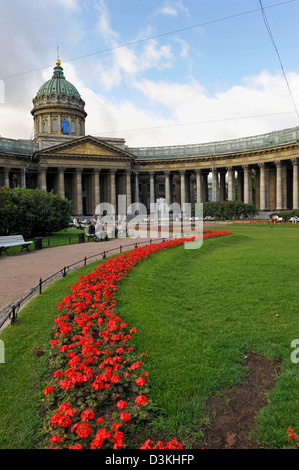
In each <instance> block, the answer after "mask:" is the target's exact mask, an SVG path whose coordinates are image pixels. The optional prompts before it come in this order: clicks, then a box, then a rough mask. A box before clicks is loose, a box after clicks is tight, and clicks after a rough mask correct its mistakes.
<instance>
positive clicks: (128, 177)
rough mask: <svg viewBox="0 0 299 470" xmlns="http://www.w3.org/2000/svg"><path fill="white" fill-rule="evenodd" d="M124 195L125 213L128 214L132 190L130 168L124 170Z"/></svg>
mask: <svg viewBox="0 0 299 470" xmlns="http://www.w3.org/2000/svg"><path fill="white" fill-rule="evenodd" d="M126 195H127V213H128V214H129V211H128V209H129V207H130V205H131V204H132V190H131V170H126Z"/></svg>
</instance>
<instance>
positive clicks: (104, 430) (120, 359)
mask: <svg viewBox="0 0 299 470" xmlns="http://www.w3.org/2000/svg"><path fill="white" fill-rule="evenodd" d="M230 233H232V232H228V231H209V232H208V233H204V234H203V238H211V237H216V236H217V237H218V236H223V235H227V234H230ZM195 238H196V237H195V236H193V237H184V238H179V239H169V240H167V241H163V242H160V243H155V244H151V245H145V246H143V247H138V248H135V249H133V250H131V251H127V252H125V253H122V254H118V255H117V256H115V257H111V258H109V259H108V260H106V261H105V262H104V263H101V264H100V265H99V266H98V268H96V269H95V270H94V271H93V272H91V273H89V274H87V275H85V276H81V277H79V282H77V283H75V284H73V285H72V286H71V287H70V289H71V293H70V294H69V295H67V296H65V297H64V298H63V300H62V301H61V302H60V303H58V311H59V312H58V314H57V315H56V318H55V320H54V325H55V326H54V333H53V339H51V341H50V344H51V355H50V361H51V370H52V377H53V378H52V379H51V380H50V381H49V384H48V385H47V386H46V387H45V389H44V395H45V396H44V399H43V405H44V409H45V411H46V416H45V424H44V431H45V434H46V436H47V440H49V444H48V447H50V448H54V449H61V448H68V449H83V448H84V449H86V448H87V449H89V448H91V449H121V448H136V445H135V443H134V442H133V441H132V435H133V433H134V432H138V430H139V429H140V427H141V426H142V427H144V425H145V424H146V422H147V420H149V419H150V411H151V403H150V400H148V398H147V396H146V393H147V392H148V391H149V378H148V373H147V372H146V371H145V370H144V369H143V363H142V357H143V355H144V354H143V353H142V354H141V355H140V357H137V356H136V354H135V352H134V348H133V346H131V345H130V344H131V341H130V340H131V338H132V334H133V333H135V332H137V330H136V328H134V327H133V328H129V325H128V324H127V323H126V322H125V321H123V320H122V318H120V317H119V316H118V314H117V312H116V308H115V307H116V303H117V301H116V297H115V295H116V292H117V284H118V283H119V282H120V281H121V279H122V278H123V276H124V275H125V274H126V273H127V272H128V271H129V270H130V269H132V268H133V267H134V266H135V265H136V264H137V263H139V262H140V261H142V260H143V259H146V258H148V257H149V256H151V255H152V254H154V253H155V252H157V251H160V250H162V249H165V248H169V247H174V246H179V245H181V244H183V243H185V242H191V241H194V240H195ZM127 343H128V344H127ZM137 447H138V448H139V449H182V448H183V446H182V444H181V443H180V442H178V441H177V440H176V439H172V440H170V441H169V442H167V443H166V444H164V442H162V441H159V440H158V441H157V442H156V444H154V442H153V441H152V440H151V439H147V440H146V441H145V442H144V444H141V445H140V444H137Z"/></svg>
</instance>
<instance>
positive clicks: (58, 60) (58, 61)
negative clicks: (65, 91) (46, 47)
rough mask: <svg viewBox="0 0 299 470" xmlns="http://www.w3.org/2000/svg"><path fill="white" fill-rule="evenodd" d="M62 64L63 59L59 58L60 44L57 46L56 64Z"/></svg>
mask: <svg viewBox="0 0 299 470" xmlns="http://www.w3.org/2000/svg"><path fill="white" fill-rule="evenodd" d="M60 64H61V61H60V59H59V46H57V60H56V65H58V66H59V65H60Z"/></svg>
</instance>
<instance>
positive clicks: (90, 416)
mask: <svg viewBox="0 0 299 470" xmlns="http://www.w3.org/2000/svg"><path fill="white" fill-rule="evenodd" d="M93 418H94V412H93V411H92V410H85V411H83V412H82V413H81V419H82V421H86V420H87V419H93Z"/></svg>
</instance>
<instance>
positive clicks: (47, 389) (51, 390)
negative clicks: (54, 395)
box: [44, 385, 54, 395]
mask: <svg viewBox="0 0 299 470" xmlns="http://www.w3.org/2000/svg"><path fill="white" fill-rule="evenodd" d="M51 392H54V387H53V385H47V386H46V388H45V390H44V394H45V395H48V393H51Z"/></svg>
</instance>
